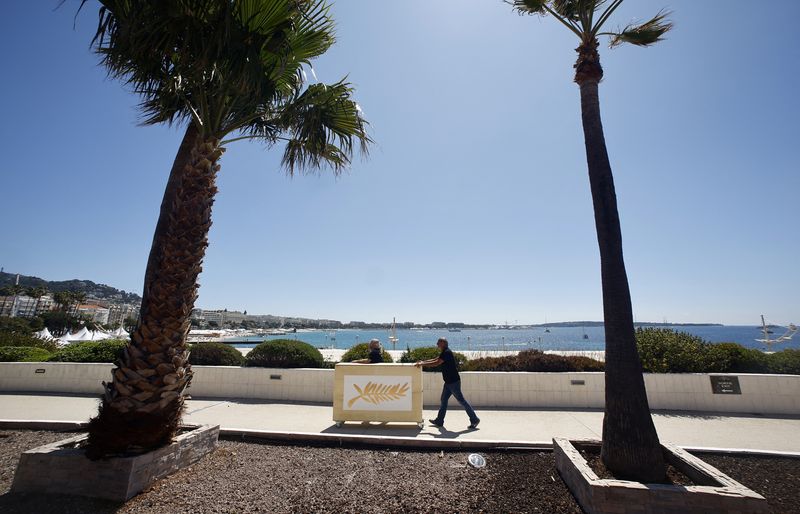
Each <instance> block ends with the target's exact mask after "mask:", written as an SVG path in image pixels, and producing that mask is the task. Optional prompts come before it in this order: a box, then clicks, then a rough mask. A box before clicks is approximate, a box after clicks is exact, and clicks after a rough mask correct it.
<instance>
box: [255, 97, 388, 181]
mask: <svg viewBox="0 0 800 514" xmlns="http://www.w3.org/2000/svg"><path fill="white" fill-rule="evenodd" d="M352 94H353V90H352V87H351V86H350V84H348V83H346V82H343V81H342V82H337V83H336V84H332V85H325V84H313V85H311V86H309V87H308V89H306V90H305V91H304V92H302V93H301V94H299V95H297V96H296V97H295V98H294V99H293V101H291V102H290V103H288V104H287V105H286V106H285V108H284V109H283V110H282V111H281V112H280V113H277V116H275V117H274V118H273V119H272V120H269V121H271V123H268V122H267V123H265V121H267V119H266V118H262V119H260V120H257V121H256V122H254V123H253V124H252V125H251V127H250V128H249V130H250V131H251V133H254V134H259V135H262V134H263V135H264V136H265V138H269V137H270V136H271V137H275V134H276V132H277V131H281V132H284V133H288V134H290V137H289V143H288V144H287V146H286V150H285V152H284V158H283V165H284V166H285V167H286V169H287V171H288V172H289V174H293V173H294V172H295V171H297V170H299V169H303V168H306V169H308V168H309V167H310V168H319V167H320V166H321V165H323V164H325V165H328V166H329V167H331V168H332V169H333V171H334V172H335V173H339V172H340V171H341V170H342V169H343V168H344V167H346V166H347V165H349V164H350V159H351V156H352V154H353V151H354V147H355V146H356V145H358V147H359V150H360V152H361V154H362V155H366V154H367V153H368V145H369V144H370V143H371V142H372V140H371V139H370V137H369V135H368V134H367V125H368V124H367V122H366V121H365V120H364V119H363V117H362V116H361V111H360V109H359V107H358V104H357V103H356V102H355V101H354V100H353V99H352Z"/></svg>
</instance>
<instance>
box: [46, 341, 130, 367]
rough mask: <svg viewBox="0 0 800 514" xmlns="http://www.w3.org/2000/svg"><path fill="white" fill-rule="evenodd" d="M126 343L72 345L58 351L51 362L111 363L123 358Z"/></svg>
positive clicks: (107, 342)
mask: <svg viewBox="0 0 800 514" xmlns="http://www.w3.org/2000/svg"><path fill="white" fill-rule="evenodd" d="M127 344H128V343H127V342H126V341H121V340H119V339H106V340H105V341H84V342H80V343H72V344H69V345H67V346H65V347H64V348H61V349H60V350H58V351H57V352H56V353H55V355H53V356H52V357H51V358H50V360H51V361H54V362H111V363H115V362H117V361H118V360H119V359H120V358H121V357H122V352H123V350H124V349H125V346H127Z"/></svg>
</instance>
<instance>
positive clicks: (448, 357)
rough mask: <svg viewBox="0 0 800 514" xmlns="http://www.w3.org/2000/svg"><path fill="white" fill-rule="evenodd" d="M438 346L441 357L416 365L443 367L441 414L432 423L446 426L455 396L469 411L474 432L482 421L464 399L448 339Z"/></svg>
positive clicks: (439, 342) (419, 362)
mask: <svg viewBox="0 0 800 514" xmlns="http://www.w3.org/2000/svg"><path fill="white" fill-rule="evenodd" d="M436 346H437V347H439V351H440V352H441V353H440V354H439V357H437V358H435V359H428V360H425V361H417V363H416V364H415V366H417V367H428V366H439V365H441V366H442V378H443V379H444V387H443V388H442V398H441V405H440V406H439V414H438V415H437V416H436V419H431V420H430V422H431V424H432V425H434V426H437V427H441V426H444V416H445V414H447V401H448V400H449V399H450V396H455V398H456V400H458V403H460V404H461V405H462V406H463V407H464V410H466V411H467V416H469V428H470V429H473V430H474V429H475V428H477V427H478V423H480V422H481V420H480V419H479V418H478V416H477V415H476V414H475V411H474V410H472V406H471V405H470V404H469V402H468V401H467V400H466V399H465V398H464V395H463V394H461V377H460V376H459V375H458V366H457V364H456V358H455V357H454V356H453V352H451V351H450V348H448V343H447V339H445V338H444V337H440V338H439V340H438V341H436Z"/></svg>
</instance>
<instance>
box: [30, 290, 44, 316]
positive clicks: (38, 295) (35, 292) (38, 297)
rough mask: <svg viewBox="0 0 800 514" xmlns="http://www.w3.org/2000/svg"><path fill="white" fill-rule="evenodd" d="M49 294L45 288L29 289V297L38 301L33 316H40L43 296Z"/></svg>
mask: <svg viewBox="0 0 800 514" xmlns="http://www.w3.org/2000/svg"><path fill="white" fill-rule="evenodd" d="M46 294H47V288H46V287H43V286H35V287H29V288H28V290H27V295H28V296H30V297H31V298H35V299H36V304H35V305H34V307H33V316H37V315H38V314H39V304H40V303H41V301H42V296H44V295H46Z"/></svg>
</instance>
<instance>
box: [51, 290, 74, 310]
mask: <svg viewBox="0 0 800 514" xmlns="http://www.w3.org/2000/svg"><path fill="white" fill-rule="evenodd" d="M53 301H54V302H55V303H56V305H58V306H59V308H60V309H61V310H62V311H64V313H66V312H67V309H68V308H69V306H70V305H71V304H72V294H71V291H56V292H55V293H53Z"/></svg>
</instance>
